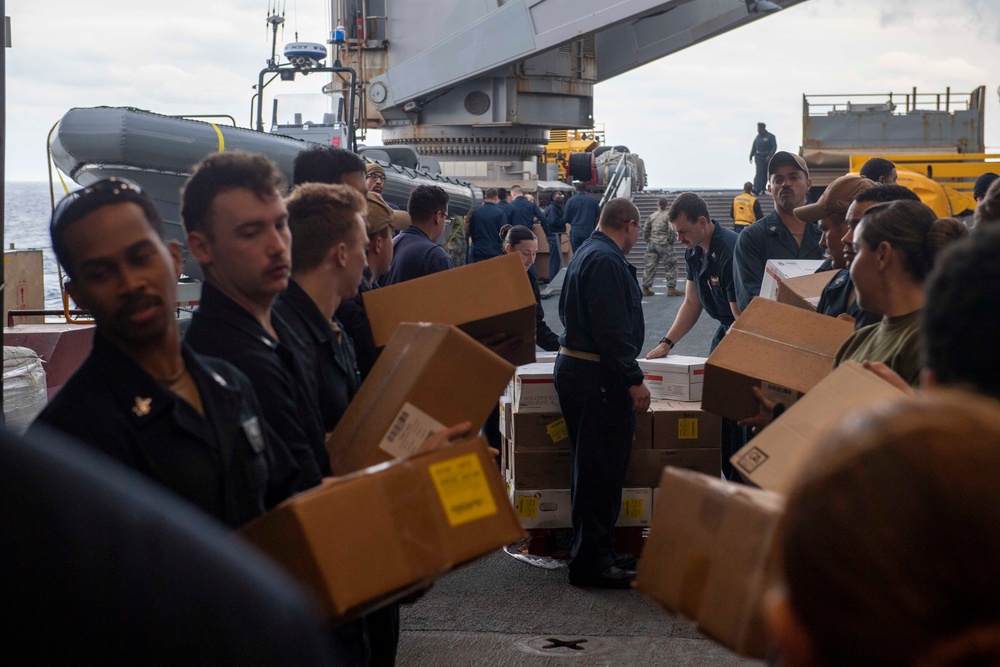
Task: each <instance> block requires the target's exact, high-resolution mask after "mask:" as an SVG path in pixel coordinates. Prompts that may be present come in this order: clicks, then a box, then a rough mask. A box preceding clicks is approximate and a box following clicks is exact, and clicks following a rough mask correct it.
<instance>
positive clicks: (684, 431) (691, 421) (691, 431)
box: [677, 417, 698, 440]
mask: <svg viewBox="0 0 1000 667" xmlns="http://www.w3.org/2000/svg"><path fill="white" fill-rule="evenodd" d="M677 439H678V440H697V439H698V418H697V417H690V418H687V419H678V420H677Z"/></svg>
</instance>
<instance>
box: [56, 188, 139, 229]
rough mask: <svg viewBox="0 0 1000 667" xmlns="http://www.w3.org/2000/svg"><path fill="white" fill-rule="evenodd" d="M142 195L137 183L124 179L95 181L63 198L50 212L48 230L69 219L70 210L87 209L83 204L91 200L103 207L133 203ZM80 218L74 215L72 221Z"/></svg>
mask: <svg viewBox="0 0 1000 667" xmlns="http://www.w3.org/2000/svg"><path fill="white" fill-rule="evenodd" d="M143 195H144V193H143V191H142V188H141V187H139V185H138V184H137V183H133V182H132V181H130V180H128V179H125V178H117V177H115V176H112V177H110V178H106V179H104V180H102V181H97V182H96V183H93V184H91V185H88V186H87V187H85V188H83V189H81V190H76V191H75V192H71V193H69V194H68V195H66V196H65V197H63V198H62V199H61V200H60V201H59V203H58V204H56V207H55V209H53V211H52V221H51V222H50V223H49V229H55V228H57V227H59V226H60V225H62V224H63V223H64V222H65V221H67V220H68V219H69V218H68V217H67V213H68V212H69V211H70V209H74V208H76V209H78V210H85V209H88V208H89V207H87V206H86V205H85V204H84V203H83V202H87V201H91V200H93V201H99V202H100V205H101V206H104V205H107V204H109V203H113V202H115V201H116V200H118V199H123V200H125V201H135V200H136V199H138V198H139V197H142V196H143ZM77 204H79V206H77ZM80 216H81V214H80V213H76V214H74V215H73V216H72V217H73V219H76V218H78V217H80Z"/></svg>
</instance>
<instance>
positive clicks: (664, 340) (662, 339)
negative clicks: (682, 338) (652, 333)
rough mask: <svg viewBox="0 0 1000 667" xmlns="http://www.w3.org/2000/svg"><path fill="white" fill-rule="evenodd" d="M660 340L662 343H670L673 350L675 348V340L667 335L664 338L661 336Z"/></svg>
mask: <svg viewBox="0 0 1000 667" xmlns="http://www.w3.org/2000/svg"><path fill="white" fill-rule="evenodd" d="M660 342H661V343H666V344H667V345H669V346H670V349H671V350H672V349H674V341H672V340H670V339H669V338H667V337H666V336H664V337H663V338H661V339H660Z"/></svg>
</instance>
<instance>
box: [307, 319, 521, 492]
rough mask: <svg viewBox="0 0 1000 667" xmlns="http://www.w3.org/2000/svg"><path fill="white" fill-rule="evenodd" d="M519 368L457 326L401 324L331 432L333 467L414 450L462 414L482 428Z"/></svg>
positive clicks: (346, 469) (341, 470)
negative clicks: (515, 369) (515, 367)
mask: <svg viewBox="0 0 1000 667" xmlns="http://www.w3.org/2000/svg"><path fill="white" fill-rule="evenodd" d="M472 369H474V370H472ZM513 373H514V367H513V366H511V365H510V364H509V363H507V362H506V361H504V360H503V359H501V358H500V357H498V356H497V355H495V354H493V353H492V352H490V351H489V350H488V349H487V348H485V347H483V346H482V345H480V344H479V343H477V342H476V341H475V340H473V339H472V338H471V337H469V336H468V335H467V334H465V333H463V332H461V331H459V330H458V329H456V328H455V327H453V326H450V325H446V324H401V325H399V327H398V328H397V330H396V332H395V333H393V335H392V338H390V339H389V342H388V343H387V344H386V346H385V349H384V350H383V351H382V354H381V355H380V356H379V358H378V361H376V362H375V365H374V366H373V367H372V370H371V372H370V373H369V374H368V377H367V378H366V379H365V381H364V383H362V385H361V388H360V389H359V390H358V393H357V395H356V396H355V397H354V399H353V400H352V401H351V403H350V405H348V406H347V410H346V411H345V412H344V416H343V417H341V419H340V422H339V423H338V424H337V427H336V428H335V429H334V430H333V432H332V433H331V434H330V435H329V436H328V437H327V440H326V448H327V452H328V453H329V455H330V463H331V465H332V466H333V471H334V473H335V474H337V475H344V474H347V473H350V472H355V471H357V470H361V469H362V468H367V467H368V466H371V465H375V464H376V463H381V462H383V461H388V460H390V459H393V458H402V457H406V456H411V455H413V454H415V453H416V452H417V450H418V449H419V447H420V445H421V444H422V443H423V442H424V440H425V439H426V438H427V436H428V435H430V434H431V433H434V432H435V431H439V430H441V429H442V428H445V427H448V426H453V425H455V424H458V423H461V422H464V421H470V422H472V426H473V428H475V429H478V428H481V427H482V426H483V424H484V423H485V422H486V418H487V417H489V414H490V412H491V411H492V410H493V406H495V405H496V404H497V401H498V399H499V397H500V394H501V393H502V392H503V388H504V385H505V384H506V383H507V381H508V380H509V379H510V377H511V375H512V374H513Z"/></svg>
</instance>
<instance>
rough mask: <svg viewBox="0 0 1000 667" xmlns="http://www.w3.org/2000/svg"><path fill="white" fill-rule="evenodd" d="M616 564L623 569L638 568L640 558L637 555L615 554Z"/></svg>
mask: <svg viewBox="0 0 1000 667" xmlns="http://www.w3.org/2000/svg"><path fill="white" fill-rule="evenodd" d="M615 566H616V567H620V568H621V569H623V570H638V569H639V559H638V558H636V557H635V556H629V555H628V554H623V555H621V556H615Z"/></svg>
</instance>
